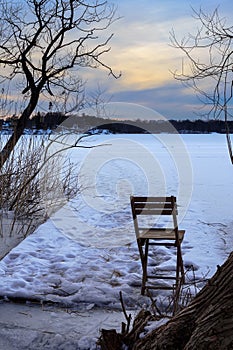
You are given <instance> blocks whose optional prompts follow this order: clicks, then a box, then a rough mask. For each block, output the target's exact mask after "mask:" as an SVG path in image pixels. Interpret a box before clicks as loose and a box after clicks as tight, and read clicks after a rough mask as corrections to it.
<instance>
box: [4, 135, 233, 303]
mask: <svg viewBox="0 0 233 350" xmlns="http://www.w3.org/2000/svg"><path fill="white" fill-rule="evenodd" d="M85 143H86V144H88V145H97V144H98V145H99V144H102V145H103V144H104V146H101V147H95V148H92V149H75V150H72V152H70V154H69V155H68V156H70V157H71V158H72V159H73V160H74V161H77V162H79V164H80V191H81V192H80V195H79V196H78V197H77V198H75V199H74V200H72V201H71V202H69V203H67V204H66V205H65V206H64V207H63V208H61V209H60V210H59V211H58V212H57V213H56V214H54V215H53V216H52V217H50V218H49V219H48V221H47V222H45V223H44V224H43V225H41V226H40V227H39V228H38V229H37V230H36V231H35V232H34V233H33V234H32V235H30V236H29V237H27V238H26V239H25V240H24V241H23V242H21V243H20V244H19V245H18V246H17V247H16V248H14V249H13V250H12V251H11V252H10V253H9V254H8V255H7V256H6V257H5V258H4V259H3V260H2V261H1V262H0V295H2V296H9V297H10V296H18V297H25V298H38V299H41V300H50V301H54V302H62V303H63V304H66V305H76V306H77V307H80V308H81V309H82V310H83V309H85V308H86V309H89V310H91V309H92V308H96V307H106V308H111V309H117V310H119V309H120V308H121V307H120V301H119V292H120V291H122V293H123V298H124V301H125V305H126V307H127V308H128V309H137V308H138V309H139V308H141V307H142V306H143V305H145V304H149V303H150V300H148V298H147V297H144V296H141V294H140V285H141V265H140V259H139V254H138V250H137V245H136V241H135V235H134V229H133V222H132V217H131V211H130V201H129V198H130V195H131V194H135V195H148V194H149V195H150V194H151V195H165V194H167V195H171V194H173V195H176V196H177V200H178V204H179V214H180V216H179V217H180V221H179V226H180V228H183V229H185V230H186V235H185V239H184V242H183V250H182V252H183V258H184V263H185V266H186V268H188V267H189V266H191V265H193V266H194V269H195V276H196V278H197V279H201V278H203V277H206V276H207V277H211V275H212V274H213V273H214V272H215V270H216V266H217V265H220V264H222V263H223V262H224V260H225V259H226V257H227V256H228V254H229V253H230V251H231V247H232V242H233V235H232V228H231V227H232V206H231V203H232V199H233V176H232V172H233V168H232V165H231V164H230V160H229V156H228V151H227V145H226V141H225V136H224V135H219V134H211V135H165V134H164V135H97V136H92V137H90V138H88V139H86V140H85ZM153 266H157V267H161V268H164V269H167V270H173V269H174V267H175V255H174V253H173V252H172V250H171V249H168V248H159V249H158V251H157V254H156V256H155V257H154V261H153ZM161 293H163V292H161Z"/></svg>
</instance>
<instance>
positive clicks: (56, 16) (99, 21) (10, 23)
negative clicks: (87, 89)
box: [0, 0, 116, 168]
mask: <svg viewBox="0 0 233 350" xmlns="http://www.w3.org/2000/svg"><path fill="white" fill-rule="evenodd" d="M0 18H1V21H0V68H1V77H2V83H3V81H5V79H7V80H10V81H11V83H12V82H13V83H14V84H17V87H21V93H22V95H23V97H24V101H25V104H24V108H23V109H22V112H21V114H20V118H19V120H18V125H17V128H15V130H14V133H13V135H12V136H11V137H10V138H9V140H8V142H7V143H6V145H5V146H4V147H3V149H2V151H1V152H0V168H1V167H2V166H3V164H4V163H5V161H6V160H7V158H8V157H9V155H10V153H11V151H12V150H13V148H14V146H15V145H16V143H17V142H18V140H19V138H20V137H21V135H22V134H23V131H24V128H25V125H26V122H27V120H28V119H29V118H30V116H31V115H32V113H33V111H34V110H35V108H36V106H37V104H38V101H39V99H40V98H41V96H42V95H43V97H44V96H53V95H57V96H58V95H59V94H61V95H62V94H65V93H67V92H69V93H76V94H78V93H79V92H80V91H82V88H83V86H82V80H81V78H80V74H79V73H81V71H82V70H84V68H87V67H88V68H98V67H102V68H106V69H107V70H108V72H109V74H111V75H113V76H114V77H116V75H115V74H114V72H113V71H112V69H111V67H109V66H108V65H106V64H105V63H104V61H103V58H102V57H103V55H104V54H105V53H107V52H108V51H109V50H110V47H109V46H108V44H109V41H110V40H111V38H112V36H113V34H109V35H107V37H105V38H101V36H100V34H101V33H103V32H104V31H105V30H106V29H107V28H108V27H109V26H110V25H111V24H112V23H113V21H114V20H115V19H116V9H115V7H114V6H112V5H110V4H109V3H108V2H107V1H101V0H82V1H78V0H20V1H18V2H9V1H6V0H3V1H1V2H0Z"/></svg>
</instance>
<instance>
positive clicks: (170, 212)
mask: <svg viewBox="0 0 233 350" xmlns="http://www.w3.org/2000/svg"><path fill="white" fill-rule="evenodd" d="M131 208H132V215H133V220H134V228H135V233H136V238H137V244H138V249H139V253H140V258H141V263H142V288H141V293H142V295H144V294H145V291H146V290H147V289H173V290H175V292H176V296H177V298H178V295H179V290H180V286H181V284H182V283H184V268H183V260H182V253H181V242H182V240H183V237H184V233H185V231H184V230H179V229H178V223H177V214H178V213H177V204H176V197H174V196H171V197H134V196H131ZM146 217H149V218H150V219H152V220H151V221H152V222H150V225H149V226H148V223H146V225H147V226H145V221H148V220H145V219H146ZM143 221H144V222H143ZM151 245H153V246H166V247H169V246H173V247H175V249H176V274H175V276H167V275H166V274H157V273H156V274H152V275H151V274H148V254H149V246H151ZM149 279H157V280H158V279H160V280H174V281H175V283H173V284H172V285H170V284H169V285H165V286H162V285H161V283H160V284H158V283H157V285H156V284H152V283H151V284H148V283H147V282H148V280H149Z"/></svg>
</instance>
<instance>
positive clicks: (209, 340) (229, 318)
mask: <svg viewBox="0 0 233 350" xmlns="http://www.w3.org/2000/svg"><path fill="white" fill-rule="evenodd" d="M130 349H133V350H152V349H153V350H156V349H158V350H159V349H161V350H162V349H163V350H168V349H169V350H178V349H179V350H180V349H184V350H206V349H213V350H230V349H233V253H231V254H230V256H229V258H228V259H227V260H226V262H225V263H224V264H223V265H222V266H221V267H219V266H218V269H217V271H216V273H215V275H214V276H213V277H212V278H211V279H210V280H209V282H208V284H207V285H206V286H205V287H204V288H203V289H202V290H201V291H200V292H199V293H198V294H197V296H196V297H195V298H194V299H193V301H192V302H191V303H190V305H189V306H188V307H187V308H185V309H184V310H182V311H181V312H180V313H178V314H177V315H176V316H174V317H173V318H172V319H171V320H170V321H169V322H168V323H166V324H165V325H163V326H161V327H159V328H158V329H156V330H154V331H152V332H151V333H149V334H148V335H147V336H145V337H144V338H142V339H138V340H137V341H136V342H135V343H134V344H132V346H130Z"/></svg>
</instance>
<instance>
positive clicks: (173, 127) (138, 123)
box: [0, 112, 233, 134]
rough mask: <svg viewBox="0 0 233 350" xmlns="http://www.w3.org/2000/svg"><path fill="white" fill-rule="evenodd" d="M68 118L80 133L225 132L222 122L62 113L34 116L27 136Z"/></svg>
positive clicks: (13, 123)
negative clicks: (115, 117) (116, 117)
mask: <svg viewBox="0 0 233 350" xmlns="http://www.w3.org/2000/svg"><path fill="white" fill-rule="evenodd" d="M67 118H71V121H72V123H74V124H75V125H76V126H77V127H78V129H80V131H81V132H90V133H98V132H110V133H127V134H128V133H154V134H156V133H175V132H179V133H213V132H216V133H225V132H226V125H225V122H224V121H222V120H209V121H205V120H201V119H197V120H189V119H186V120H169V121H166V120H149V121H148V120H140V119H137V120H135V121H132V120H124V121H119V120H116V119H105V118H100V117H94V116H87V115H84V114H83V115H82V116H74V115H72V116H67V115H64V114H62V113H54V112H50V113H47V114H41V113H37V114H36V115H35V116H34V117H33V118H32V119H30V120H29V121H28V123H27V126H26V133H27V132H30V131H31V130H33V131H34V132H37V130H48V129H51V130H52V129H55V128H56V127H57V126H58V125H60V124H61V123H62V122H64V121H65V120H66V119H67ZM0 128H1V130H3V131H4V130H5V131H11V130H13V128H17V118H16V117H12V118H8V119H7V120H0ZM228 128H229V131H230V133H233V121H229V122H228Z"/></svg>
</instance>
